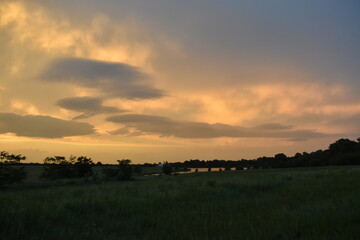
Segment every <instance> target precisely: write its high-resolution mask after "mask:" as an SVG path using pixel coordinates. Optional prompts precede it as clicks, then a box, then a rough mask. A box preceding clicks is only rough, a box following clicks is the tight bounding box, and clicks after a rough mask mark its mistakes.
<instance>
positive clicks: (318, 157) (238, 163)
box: [143, 138, 360, 170]
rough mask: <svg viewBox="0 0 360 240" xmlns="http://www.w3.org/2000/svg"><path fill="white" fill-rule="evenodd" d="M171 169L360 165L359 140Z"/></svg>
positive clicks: (191, 162)
mask: <svg viewBox="0 0 360 240" xmlns="http://www.w3.org/2000/svg"><path fill="white" fill-rule="evenodd" d="M170 164H171V166H172V167H174V168H177V169H181V168H225V169H229V168H236V169H237V170H241V169H244V168H247V169H249V168H292V167H315V166H339V165H360V138H358V139H357V142H356V141H352V140H349V139H344V138H342V139H339V140H337V141H336V142H334V143H332V144H330V146H329V148H328V149H326V150H317V151H315V152H311V153H307V152H303V153H296V154H295V155H294V156H292V157H288V156H286V155H285V154H283V153H278V154H276V155H275V156H274V157H259V158H257V159H252V160H247V159H242V160H218V159H214V160H199V159H192V160H187V161H185V162H175V163H170ZM156 165H157V164H156V163H154V164H151V163H145V164H143V166H144V167H153V166H156Z"/></svg>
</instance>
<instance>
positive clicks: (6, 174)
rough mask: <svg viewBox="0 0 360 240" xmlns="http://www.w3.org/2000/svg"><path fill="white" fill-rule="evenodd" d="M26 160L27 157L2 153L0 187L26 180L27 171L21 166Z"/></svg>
mask: <svg viewBox="0 0 360 240" xmlns="http://www.w3.org/2000/svg"><path fill="white" fill-rule="evenodd" d="M25 159H26V157H25V156H21V155H14V154H9V153H8V152H5V151H1V152H0V186H1V185H4V184H12V183H19V182H23V181H24V180H25V179H26V176H27V173H26V171H25V170H24V168H23V167H20V166H19V164H20V161H22V160H25Z"/></svg>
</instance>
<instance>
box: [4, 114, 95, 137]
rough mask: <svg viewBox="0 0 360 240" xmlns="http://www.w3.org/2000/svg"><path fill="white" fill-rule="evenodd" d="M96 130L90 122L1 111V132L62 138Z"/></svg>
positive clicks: (86, 133)
mask: <svg viewBox="0 0 360 240" xmlns="http://www.w3.org/2000/svg"><path fill="white" fill-rule="evenodd" d="M94 132H95V131H94V127H93V126H92V125H90V124H89V123H81V122H73V121H66V120H62V119H59V118H53V117H49V116H37V115H25V116H21V115H16V114H13V113H0V134H2V133H14V134H16V135H17V136H24V137H40V138H62V137H69V136H82V135H88V134H92V133H94Z"/></svg>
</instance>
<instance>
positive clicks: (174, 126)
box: [106, 114, 326, 140]
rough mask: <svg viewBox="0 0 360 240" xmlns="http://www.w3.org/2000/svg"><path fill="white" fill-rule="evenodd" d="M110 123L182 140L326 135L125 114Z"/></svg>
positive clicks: (287, 128)
mask: <svg viewBox="0 0 360 240" xmlns="http://www.w3.org/2000/svg"><path fill="white" fill-rule="evenodd" d="M106 120H107V121H109V122H114V123H120V124H123V125H124V126H125V127H126V128H132V129H134V130H135V131H137V132H141V133H142V134H159V135H161V136H164V137H167V136H173V137H179V138H219V137H233V138H245V137H251V138H286V139H296V140H298V139H303V140H306V139H308V138H314V137H323V136H326V135H325V134H323V133H318V132H316V131H312V130H294V129H292V128H291V127H289V126H281V125H280V124H271V125H273V126H274V128H270V126H271V125H264V126H259V127H241V126H232V125H227V124H220V123H216V124H209V123H204V122H192V121H177V120H173V119H170V118H166V117H161V116H152V115H142V114H124V115H118V116H112V117H109V118H107V119H106ZM122 132H124V133H126V132H125V131H123V130H121V131H117V130H116V131H114V132H112V133H113V134H121V133H122Z"/></svg>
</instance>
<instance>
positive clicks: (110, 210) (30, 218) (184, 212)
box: [0, 167, 360, 240]
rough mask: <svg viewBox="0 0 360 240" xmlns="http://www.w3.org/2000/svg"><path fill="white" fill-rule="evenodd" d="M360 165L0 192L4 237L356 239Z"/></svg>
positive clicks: (0, 223) (359, 217)
mask: <svg viewBox="0 0 360 240" xmlns="http://www.w3.org/2000/svg"><path fill="white" fill-rule="evenodd" d="M359 199H360V168H359V167H336V168H335V167H332V168H331V167H327V168H310V169H281V170H254V171H237V172H235V171H223V172H209V173H207V172H206V173H194V174H184V175H178V176H156V177H138V178H137V179H136V180H135V181H130V182H103V183H102V184H78V183H76V184H75V185H63V186H49V187H46V188H33V189H17V188H9V189H5V190H2V191H0V239H279V240H280V239H324V240H325V239H358V238H359V236H360V204H359Z"/></svg>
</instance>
